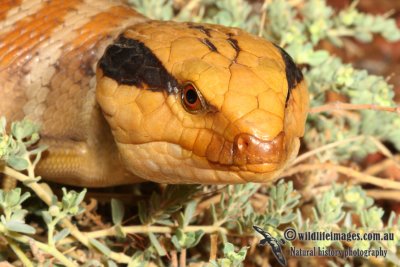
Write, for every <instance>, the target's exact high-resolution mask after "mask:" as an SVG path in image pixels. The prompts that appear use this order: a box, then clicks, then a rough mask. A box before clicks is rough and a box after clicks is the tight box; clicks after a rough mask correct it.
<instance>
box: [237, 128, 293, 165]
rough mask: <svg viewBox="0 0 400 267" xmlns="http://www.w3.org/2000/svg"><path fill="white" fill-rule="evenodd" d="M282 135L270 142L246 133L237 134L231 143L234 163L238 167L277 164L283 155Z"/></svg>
mask: <svg viewBox="0 0 400 267" xmlns="http://www.w3.org/2000/svg"><path fill="white" fill-rule="evenodd" d="M284 135H285V134H284V133H283V132H281V133H280V134H278V136H277V137H276V138H274V139H273V140H270V141H263V140H261V139H259V138H257V137H255V136H253V135H250V134H247V133H241V134H238V135H237V136H236V137H235V140H234V143H233V157H234V162H235V163H236V164H238V165H244V164H260V163H266V162H270V163H272V162H274V163H278V162H279V161H280V160H281V156H282V153H283V146H284V145H283V142H284Z"/></svg>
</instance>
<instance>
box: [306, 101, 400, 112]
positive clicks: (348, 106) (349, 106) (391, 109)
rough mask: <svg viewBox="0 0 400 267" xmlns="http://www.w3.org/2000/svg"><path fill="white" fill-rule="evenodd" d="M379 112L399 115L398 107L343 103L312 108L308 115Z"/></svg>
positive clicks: (399, 109) (399, 108)
mask: <svg viewBox="0 0 400 267" xmlns="http://www.w3.org/2000/svg"><path fill="white" fill-rule="evenodd" d="M337 109H339V110H366V109H369V110H380V111H389V112H394V113H398V114H400V107H383V106H378V105H374V104H351V103H343V102H332V103H328V104H325V105H322V106H318V107H314V108H311V109H310V110H309V113H310V114H315V113H321V112H327V111H332V110H337Z"/></svg>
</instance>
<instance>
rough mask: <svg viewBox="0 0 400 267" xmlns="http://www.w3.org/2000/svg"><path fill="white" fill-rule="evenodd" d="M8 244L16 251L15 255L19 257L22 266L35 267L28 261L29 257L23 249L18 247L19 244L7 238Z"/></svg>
mask: <svg viewBox="0 0 400 267" xmlns="http://www.w3.org/2000/svg"><path fill="white" fill-rule="evenodd" d="M6 239H7V242H8V244H10V247H11V248H12V250H13V251H14V253H15V254H16V255H17V257H18V258H19V259H20V261H21V262H22V264H23V265H24V266H26V267H33V263H32V262H31V261H30V260H29V259H28V257H27V256H26V255H25V253H24V252H23V251H22V250H21V248H20V247H19V246H18V244H17V243H15V242H14V240H12V239H11V238H9V237H6Z"/></svg>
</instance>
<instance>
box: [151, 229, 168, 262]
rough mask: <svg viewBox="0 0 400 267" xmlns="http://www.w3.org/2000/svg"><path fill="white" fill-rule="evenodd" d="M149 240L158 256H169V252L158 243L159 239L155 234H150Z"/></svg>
mask: <svg viewBox="0 0 400 267" xmlns="http://www.w3.org/2000/svg"><path fill="white" fill-rule="evenodd" d="M149 239H150V242H151V244H152V245H153V247H154V248H155V249H156V251H157V253H158V255H160V256H161V257H162V256H165V255H167V252H166V251H165V249H164V248H163V247H162V246H161V244H160V242H158V240H157V237H156V236H155V235H154V234H153V233H149Z"/></svg>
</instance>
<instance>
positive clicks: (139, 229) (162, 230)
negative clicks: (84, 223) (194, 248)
mask: <svg viewBox="0 0 400 267" xmlns="http://www.w3.org/2000/svg"><path fill="white" fill-rule="evenodd" d="M121 229H122V231H123V232H124V233H126V234H140V233H142V234H143V233H159V234H169V233H173V231H174V230H175V228H174V227H168V226H141V225H138V226H125V227H121ZM198 230H203V231H204V232H205V233H223V234H227V233H228V231H227V230H226V229H225V228H224V227H220V226H214V225H196V226H186V227H184V228H183V232H195V231H198ZM83 234H84V235H85V236H86V237H87V238H101V237H106V236H115V235H116V234H117V232H116V231H115V228H114V227H111V228H108V229H104V230H99V231H93V232H85V233H83ZM74 241H75V240H73V239H71V238H64V239H63V240H61V241H60V242H59V244H66V243H71V242H74Z"/></svg>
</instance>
